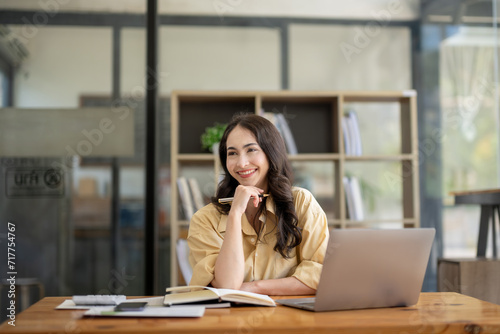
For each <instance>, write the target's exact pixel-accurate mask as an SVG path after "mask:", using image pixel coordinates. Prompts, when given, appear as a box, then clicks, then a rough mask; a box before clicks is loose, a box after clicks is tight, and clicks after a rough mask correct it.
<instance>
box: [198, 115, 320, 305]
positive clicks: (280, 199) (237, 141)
mask: <svg viewBox="0 0 500 334" xmlns="http://www.w3.org/2000/svg"><path fill="white" fill-rule="evenodd" d="M219 157H220V161H221V165H222V166H223V168H224V171H225V177H224V179H223V180H222V182H221V183H220V184H219V187H218V189H217V194H216V196H215V197H214V198H213V199H212V203H211V204H209V205H207V206H205V207H204V208H202V209H200V210H199V211H198V212H196V213H195V215H194V216H193V218H192V219H191V223H190V227H189V235H188V245H189V248H190V263H191V266H192V267H193V277H192V279H191V282H190V285H203V286H208V285H211V286H213V287H215V288H226V289H239V290H245V291H250V292H256V293H262V294H267V295H301V294H314V293H315V292H316V287H317V285H318V281H319V276H320V273H321V269H322V267H323V266H322V263H323V258H324V254H325V251H326V245H327V242H328V224H327V220H326V215H325V213H324V212H323V210H322V209H321V207H320V206H319V204H318V203H317V202H316V200H315V199H314V197H313V196H312V194H311V193H310V192H309V191H307V190H305V189H302V188H298V187H292V169H291V166H290V163H289V162H288V158H287V154H286V148H285V144H284V141H283V139H282V138H281V135H280V134H279V132H278V130H277V129H276V127H275V126H274V125H273V124H272V123H271V122H270V121H268V120H267V119H265V118H263V117H261V116H257V115H254V114H244V115H238V116H236V117H235V118H233V120H232V121H231V122H230V124H229V125H228V126H227V128H226V130H225V132H224V135H223V137H222V140H221V142H220V146H219ZM264 194H265V196H260V195H264ZM225 197H234V199H233V201H232V203H231V204H220V203H219V202H218V199H219V198H225Z"/></svg>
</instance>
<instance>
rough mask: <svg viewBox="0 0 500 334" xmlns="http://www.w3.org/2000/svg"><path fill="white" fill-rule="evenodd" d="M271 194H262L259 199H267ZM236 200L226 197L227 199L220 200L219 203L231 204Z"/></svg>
mask: <svg viewBox="0 0 500 334" xmlns="http://www.w3.org/2000/svg"><path fill="white" fill-rule="evenodd" d="M267 196H269V194H260V195H259V197H260V198H263V197H267ZM233 200H234V197H226V198H219V203H220V204H231V202H232V201H233Z"/></svg>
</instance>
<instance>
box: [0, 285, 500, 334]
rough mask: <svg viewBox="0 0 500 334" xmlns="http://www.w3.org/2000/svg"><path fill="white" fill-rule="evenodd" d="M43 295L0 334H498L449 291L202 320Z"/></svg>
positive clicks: (488, 318) (482, 311) (496, 309)
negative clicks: (92, 309)
mask: <svg viewBox="0 0 500 334" xmlns="http://www.w3.org/2000/svg"><path fill="white" fill-rule="evenodd" d="M64 299H65V298H64V297H46V298H44V299H42V300H41V301H39V302H38V303H36V304H34V305H33V306H31V307H30V308H28V309H27V310H25V311H24V312H22V313H20V314H18V315H17V316H16V326H15V327H12V326H10V325H8V324H7V322H4V323H3V324H2V325H1V326H0V332H1V333H21V332H22V333H82V334H84V333H97V332H105V333H204V334H210V333H217V334H219V333H273V334H274V333H276V334H278V333H287V334H289V333H303V332H308V333H332V332H335V333H406V332H408V333H435V332H439V333H479V332H481V333H500V305H496V304H492V303H488V302H484V301H481V300H479V299H475V298H472V297H467V296H464V295H461V294H458V293H453V292H440V293H422V294H421V295H420V300H419V302H418V304H417V305H415V306H412V307H399V308H386V309H368V310H354V311H333V312H320V313H314V312H309V311H303V310H298V309H293V308H289V307H286V306H277V307H234V308H226V309H207V310H206V311H205V315H204V316H203V317H202V318H197V319H174V318H164V319H157V318H154V319H153V318H149V319H147V318H82V314H83V311H79V310H78V311H75V310H54V307H56V306H57V305H59V304H60V303H61V302H62V301H63V300H64Z"/></svg>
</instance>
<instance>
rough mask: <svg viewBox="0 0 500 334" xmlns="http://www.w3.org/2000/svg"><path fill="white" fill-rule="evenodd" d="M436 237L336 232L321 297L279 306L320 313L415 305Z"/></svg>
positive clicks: (415, 232) (426, 232)
mask: <svg viewBox="0 0 500 334" xmlns="http://www.w3.org/2000/svg"><path fill="white" fill-rule="evenodd" d="M434 235H435V230H434V229H433V228H406V229H397V230H369V229H362V230H361V229H346V230H331V231H330V240H329V241H328V247H327V250H326V254H325V259H324V262H323V270H322V272H321V277H320V280H319V284H318V289H317V291H316V297H315V298H297V299H279V300H276V302H277V303H279V304H281V305H286V306H291V307H297V308H301V309H305V310H309V311H317V312H318V311H334V310H352V309H362V308H375V307H395V306H410V305H414V304H416V303H417V301H418V297H419V295H420V291H421V289H422V283H423V281H424V276H425V271H426V268H427V262H428V261H429V255H430V252H431V248H432V243H433V241H434Z"/></svg>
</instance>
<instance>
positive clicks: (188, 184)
mask: <svg viewBox="0 0 500 334" xmlns="http://www.w3.org/2000/svg"><path fill="white" fill-rule="evenodd" d="M177 187H178V189H179V196H180V198H181V205H182V210H183V212H184V218H186V219H187V220H191V217H192V216H193V214H194V213H195V212H196V211H198V210H199V209H201V208H202V207H204V206H205V201H204V200H203V194H202V193H201V190H200V186H199V184H198V181H197V180H196V179H195V178H186V177H184V176H181V177H179V178H178V179H177Z"/></svg>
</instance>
